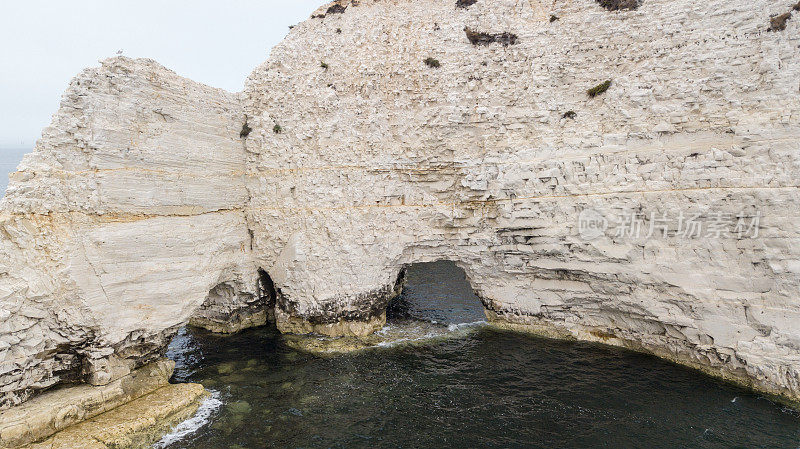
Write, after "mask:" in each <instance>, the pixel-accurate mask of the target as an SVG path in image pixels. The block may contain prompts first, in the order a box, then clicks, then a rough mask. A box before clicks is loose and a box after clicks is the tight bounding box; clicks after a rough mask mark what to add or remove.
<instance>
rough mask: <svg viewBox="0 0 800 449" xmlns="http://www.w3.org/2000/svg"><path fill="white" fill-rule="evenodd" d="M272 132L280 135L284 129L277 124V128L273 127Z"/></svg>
mask: <svg viewBox="0 0 800 449" xmlns="http://www.w3.org/2000/svg"><path fill="white" fill-rule="evenodd" d="M272 132H274V133H275V134H280V133H282V132H283V128H281V125H279V124H277V123H276V124H275V126H273V127H272Z"/></svg>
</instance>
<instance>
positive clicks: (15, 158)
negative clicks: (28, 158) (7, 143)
mask: <svg viewBox="0 0 800 449" xmlns="http://www.w3.org/2000/svg"><path fill="white" fill-rule="evenodd" d="M31 151H33V148H31V147H27V148H26V147H0V189H1V190H2V192H3V195H5V193H6V187H8V175H9V174H10V173H13V172H14V171H16V169H17V166H18V165H19V163H20V162H21V161H22V156H24V155H26V154H27V153H30V152H31Z"/></svg>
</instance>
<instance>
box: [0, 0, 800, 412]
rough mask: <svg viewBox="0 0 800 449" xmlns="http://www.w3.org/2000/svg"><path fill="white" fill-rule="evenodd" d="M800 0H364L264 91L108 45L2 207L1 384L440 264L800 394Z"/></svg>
mask: <svg viewBox="0 0 800 449" xmlns="http://www.w3.org/2000/svg"><path fill="white" fill-rule="evenodd" d="M612 3H613V4H612ZM634 3H635V5H634ZM615 5H616V6H615ZM790 7H791V5H790V4H784V5H778V6H776V5H775V3H774V2H772V1H767V0H754V1H751V2H747V3H746V4H745V3H736V2H730V1H727V0H710V1H705V2H690V1H688V0H680V1H675V0H645V1H642V2H627V3H626V2H616V3H615V2H598V1H595V0H581V1H575V2H557V4H553V3H552V2H543V1H538V0H534V1H529V2H510V1H497V2H494V1H493V2H489V1H485V0H477V1H469V2H456V1H455V0H454V1H452V2H441V1H433V0H413V1H404V2H395V1H372V0H366V1H363V0H362V1H358V2H355V1H344V0H342V1H338V2H335V3H333V4H330V5H325V6H324V7H322V8H321V9H320V10H319V11H317V12H315V14H314V15H313V17H312V18H310V19H309V20H308V21H306V22H304V23H302V24H300V25H298V26H296V27H294V28H293V29H292V31H291V32H290V34H289V36H288V37H287V38H286V39H285V40H284V41H283V42H282V43H281V44H279V45H278V46H277V47H276V48H275V49H273V50H272V52H271V55H270V58H269V59H268V61H266V62H265V63H264V64H263V65H261V66H259V67H258V68H256V69H255V70H254V72H253V73H252V74H251V76H250V77H249V79H248V80H247V83H246V88H245V90H244V92H242V93H241V94H231V93H227V92H223V91H220V90H217V89H212V88H209V87H207V86H203V85H201V84H198V83H194V82H192V81H189V80H186V79H183V78H181V77H178V76H177V75H175V74H174V73H172V72H170V71H168V70H166V69H164V68H163V67H161V66H159V65H158V64H156V63H154V62H152V61H149V60H131V59H127V58H114V59H110V60H107V61H104V62H103V64H102V66H101V67H99V68H93V69H88V70H86V71H85V72H83V73H82V74H80V75H79V76H78V77H76V78H75V80H73V82H72V83H71V84H70V87H69V89H68V90H67V93H66V94H65V96H64V98H63V101H62V105H61V108H60V109H59V111H58V113H57V114H56V115H55V117H54V119H53V123H52V124H51V126H50V127H48V128H47V129H45V131H44V132H43V136H42V139H41V140H40V141H39V142H38V143H37V146H36V149H35V151H34V153H32V154H31V155H28V156H26V157H25V159H24V160H23V162H22V164H21V165H20V167H19V170H18V172H17V173H15V174H13V175H12V177H11V183H10V186H9V189H8V192H7V195H6V197H5V198H4V200H3V203H2V206H1V207H0V229H1V230H2V231H3V232H2V233H1V234H2V238H0V408H4V407H5V408H7V407H10V406H13V405H17V404H20V403H22V402H24V401H26V400H27V399H29V398H30V397H31V396H32V395H35V394H37V393H39V392H41V391H45V390H47V389H48V388H51V387H53V386H55V385H58V384H61V383H67V382H88V383H92V384H95V385H104V384H109V383H113V382H115V381H116V380H118V379H120V378H122V377H124V376H126V375H128V374H129V373H130V372H131V371H132V370H135V369H137V368H138V367H141V366H143V365H145V364H147V363H149V362H152V361H153V360H155V359H157V358H158V357H160V356H161V354H163V351H164V348H165V345H166V343H167V342H168V340H169V338H170V337H171V336H172V335H173V334H174V333H175V332H176V330H177V329H178V328H179V327H180V326H182V325H184V324H186V323H188V322H190V321H191V322H194V323H196V324H200V325H203V326H205V327H208V328H210V329H212V330H216V331H220V332H232V331H236V330H239V329H241V328H243V327H246V326H250V325H257V324H261V323H263V322H265V321H266V320H267V319H268V316H269V315H270V313H271V312H270V311H271V310H272V309H274V315H275V319H276V321H277V324H278V326H279V328H280V329H281V330H283V331H285V332H296V333H305V332H317V333H323V334H328V335H334V336H340V335H364V334H368V333H369V332H372V331H374V330H376V329H378V328H379V327H380V326H381V325H382V324H383V321H384V320H385V315H384V312H385V307H386V303H387V301H388V300H389V298H391V297H392V296H393V295H394V294H396V293H397V288H398V286H399V285H400V282H399V281H398V279H400V276H401V274H402V272H403V269H404V267H405V266H407V265H408V264H412V263H416V262H428V261H434V260H439V259H449V260H454V261H456V262H457V263H458V265H459V266H460V267H462V268H463V269H464V271H465V272H466V274H467V276H468V278H469V280H470V282H471V284H472V286H473V287H474V288H475V290H476V291H477V293H478V294H479V296H480V297H481V299H482V301H483V304H484V306H485V307H486V309H487V311H488V314H489V315H490V316H491V317H492V318H493V319H494V320H495V321H498V322H501V323H505V324H506V325H509V326H525V327H526V328H527V329H533V330H536V331H537V332H539V333H544V334H547V335H551V336H557V337H568V338H579V339H586V340H593V341H601V342H605V343H609V344H617V345H622V346H626V347H630V348H633V349H637V350H641V351H646V352H650V353H653V354H656V355H658V356H660V357H665V358H668V359H671V360H675V361H678V362H680V363H684V364H687V365H690V366H694V367H697V368H700V369H703V370H705V371H706V372H709V373H712V374H715V375H718V376H722V377H725V378H729V379H733V380H736V381H738V382H740V383H744V384H746V385H750V386H752V387H754V388H756V389H759V390H761V391H765V392H769V393H772V394H775V395H779V396H781V397H783V398H786V399H789V400H796V399H798V398H800V300H798V292H799V291H800V245H798V241H800V240H799V238H800V220H799V218H800V217H798V214H799V213H800V212H798V211H800V195H799V193H800V192H798V189H800V184H798V181H797V180H798V179H800V143H799V142H800V126H798V125H800V95H798V79H800V62H798V61H800V34H798V32H797V31H798V23H799V22H798V21H794V20H788V21H786V23H785V28H784V29H782V30H780V31H767V27H768V24H769V23H770V18H771V17H772V16H775V15H777V14H783V13H785V12H786V10H787V9H789V8H790ZM552 17H555V18H556V20H551V18H552ZM432 60H435V61H436V62H437V64H431V63H430V61H432ZM426 61H428V62H427V63H426ZM586 214H589V215H588V216H589V217H590V218H592V219H591V220H588V221H586V220H582V217H586V216H587V215H586ZM626 220H627V221H626ZM587 223H588V224H589V225H592V226H595V225H597V226H600V227H599V228H598V227H593V228H588V229H586V228H585V227H584V226H586V225H587ZM689 223H695V224H697V223H699V225H702V226H703V228H702V231H701V232H694V231H692V230H691V229H688V228H687V226H688V224H689ZM692 226H695V225H692ZM587 230H588V231H590V232H589V234H590V235H587V232H586V231H587ZM687 230H688V231H687ZM596 231H599V232H596Z"/></svg>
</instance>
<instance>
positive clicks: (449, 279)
mask: <svg viewBox="0 0 800 449" xmlns="http://www.w3.org/2000/svg"><path fill="white" fill-rule="evenodd" d="M403 282H404V284H403V291H402V293H400V295H398V296H397V297H396V298H394V299H393V300H392V301H391V302H390V303H389V306H388V308H387V310H386V318H387V322H388V323H389V324H392V323H397V322H402V321H429V322H432V323H438V324H445V325H457V324H463V323H474V322H478V321H484V320H485V319H486V316H485V314H484V307H483V303H482V302H481V300H480V298H479V297H478V295H476V294H475V291H474V290H473V288H472V285H470V282H469V280H468V279H467V275H466V273H465V272H464V270H463V269H461V268H460V267H459V266H458V265H457V264H456V263H455V262H454V261H452V260H437V261H435V262H422V263H414V264H411V265H408V266H407V267H406V268H405V279H404V281H403Z"/></svg>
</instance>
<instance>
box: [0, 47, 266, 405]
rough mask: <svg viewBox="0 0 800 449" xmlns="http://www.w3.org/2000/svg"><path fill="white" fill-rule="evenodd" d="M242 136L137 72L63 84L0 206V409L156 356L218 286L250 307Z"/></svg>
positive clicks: (182, 93)
mask: <svg viewBox="0 0 800 449" xmlns="http://www.w3.org/2000/svg"><path fill="white" fill-rule="evenodd" d="M243 123H244V113H243V111H242V108H241V106H240V102H239V98H238V96H237V95H233V94H229V93H226V92H223V91H221V90H218V89H212V88H209V87H206V86H203V85H201V84H198V83H195V82H193V81H189V80H186V79H183V78H181V77H179V76H177V75H175V74H174V73H173V72H171V71H169V70H166V69H164V68H163V67H161V66H159V65H158V64H156V63H154V62H153V61H149V60H136V61H134V60H130V59H126V58H116V59H112V60H108V61H105V62H104V63H103V65H102V66H101V67H99V68H94V69H88V70H86V71H84V72H83V73H81V74H80V75H78V76H77V77H76V78H75V79H74V80H73V81H72V82H71V83H70V86H69V88H68V90H67V92H66V94H64V97H63V99H62V103H61V107H60V109H59V111H58V112H57V113H56V115H55V116H54V118H53V122H52V124H51V126H49V127H48V128H46V129H45V130H44V132H43V134H42V138H41V139H40V140H39V142H38V143H37V145H36V149H35V151H34V152H33V153H31V154H29V155H26V156H25V158H24V160H23V161H22V163H21V165H20V167H19V169H18V171H17V172H16V173H14V174H13V175H12V176H11V182H10V185H9V188H8V191H7V193H6V196H5V198H4V199H3V203H2V206H0V229H2V236H3V238H2V239H0V318H2V320H0V406H2V407H7V406H9V405H14V404H17V403H20V402H22V401H24V400H25V399H26V398H27V397H29V396H30V395H31V394H32V393H34V392H36V391H39V390H44V389H47V388H49V387H51V386H53V385H56V384H59V383H65V382H77V381H82V380H87V381H89V382H91V383H93V384H96V385H102V384H107V383H109V382H112V381H114V380H116V379H118V378H120V377H122V376H124V375H126V374H128V373H129V372H130V371H131V370H132V369H135V368H137V367H139V366H142V365H144V364H146V363H148V362H150V361H152V360H153V359H154V358H158V357H160V355H161V353H162V352H163V349H164V348H165V347H166V344H167V343H168V342H169V340H170V338H171V337H172V335H173V334H174V333H175V332H176V330H177V329H178V328H179V327H180V326H182V325H183V324H185V323H186V322H187V321H188V320H189V319H190V317H191V316H192V314H193V313H195V311H196V310H198V308H199V307H200V306H201V305H202V304H203V302H204V300H205V299H206V297H208V296H209V295H210V293H209V292H212V291H213V290H214V289H215V288H217V286H220V285H231V286H234V287H235V288H237V289H239V290H237V291H236V295H238V296H247V295H249V296H256V281H255V280H256V279H257V274H256V272H255V269H254V267H253V266H252V262H251V257H250V256H249V251H250V235H249V233H248V228H247V225H246V222H245V217H244V213H243V212H242V209H243V207H244V206H245V204H246V203H247V200H248V193H247V190H246V189H245V187H244V182H243V178H244V172H245V151H244V148H243V145H242V141H241V139H240V138H239V132H240V129H241V128H242V124H243Z"/></svg>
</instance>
